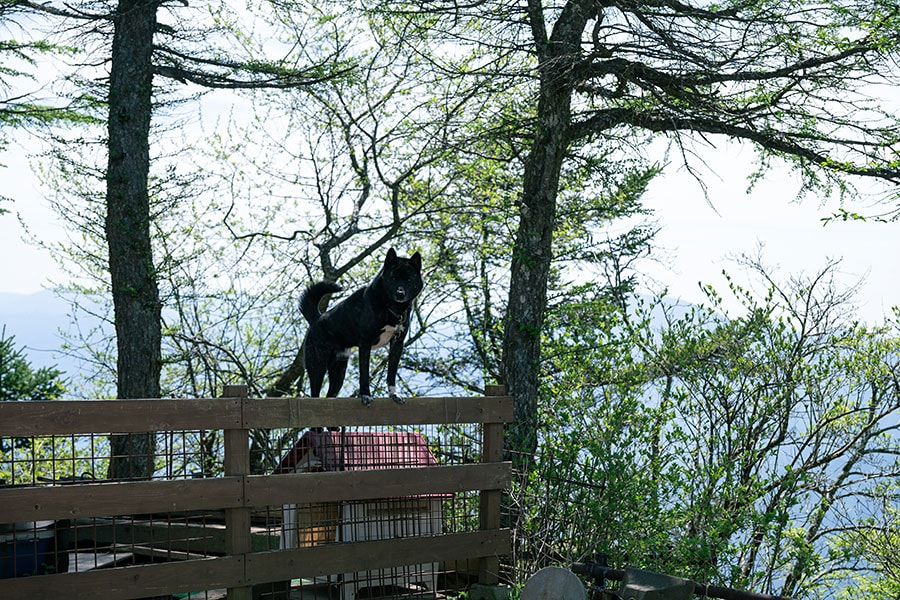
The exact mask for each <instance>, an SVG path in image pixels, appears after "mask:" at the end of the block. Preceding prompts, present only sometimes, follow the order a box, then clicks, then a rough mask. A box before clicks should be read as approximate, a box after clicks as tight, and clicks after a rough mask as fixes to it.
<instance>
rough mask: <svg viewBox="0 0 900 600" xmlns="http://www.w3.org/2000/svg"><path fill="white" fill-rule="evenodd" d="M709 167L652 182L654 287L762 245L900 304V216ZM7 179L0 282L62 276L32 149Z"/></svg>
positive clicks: (742, 157)
mask: <svg viewBox="0 0 900 600" xmlns="http://www.w3.org/2000/svg"><path fill="white" fill-rule="evenodd" d="M700 152H701V153H702V156H703V159H704V161H705V162H706V164H707V167H705V168H703V169H702V170H701V177H702V178H703V181H704V183H705V185H706V187H707V194H708V196H706V195H704V193H703V189H702V188H701V186H700V184H699V183H698V182H697V181H696V180H695V179H694V178H693V177H692V176H691V175H689V174H688V173H687V172H686V171H685V170H684V169H683V168H680V165H679V164H678V163H677V162H673V163H672V164H670V165H668V167H667V168H666V170H665V171H664V173H663V174H662V175H661V176H660V177H658V178H657V179H656V180H655V181H654V182H653V183H652V184H651V186H650V189H649V191H648V193H647V194H646V196H645V206H647V207H648V208H650V209H652V210H653V212H654V216H653V219H654V221H655V222H656V224H657V226H658V227H659V228H660V231H659V233H658V234H657V236H656V239H655V243H656V246H657V248H659V249H660V251H659V252H658V253H657V254H656V258H657V259H659V260H658V261H654V262H648V263H645V264H644V266H643V269H642V270H643V272H644V273H645V274H646V275H647V276H648V277H649V278H651V279H652V280H653V282H654V283H653V285H654V286H655V287H662V286H665V287H666V288H667V289H668V291H669V295H670V296H672V297H673V298H676V299H680V300H682V301H684V302H698V301H701V300H702V299H703V294H702V292H701V290H700V286H699V284H700V283H701V282H702V283H704V284H712V285H714V286H716V288H717V289H722V290H724V288H725V279H724V277H723V276H722V270H723V269H725V270H728V271H729V273H730V274H732V275H733V276H734V277H735V279H736V280H737V281H738V282H739V283H745V282H746V281H749V279H748V278H747V273H745V272H744V271H743V270H742V268H741V267H740V266H739V265H738V264H737V263H736V262H735V261H734V260H733V259H734V258H735V257H737V256H739V255H741V254H751V255H756V254H757V252H761V256H762V258H763V260H764V262H765V263H766V264H768V265H770V266H771V267H773V270H774V271H775V273H776V275H777V276H779V277H783V278H787V277H788V276H791V275H798V274H801V273H807V274H813V273H815V272H817V271H818V270H820V269H821V268H823V267H824V266H825V264H826V263H827V261H828V260H829V259H839V260H841V264H840V268H839V273H840V278H841V279H840V280H839V282H840V283H842V284H844V285H846V286H849V287H857V284H858V283H859V282H860V280H863V281H862V283H861V285H858V295H857V298H856V301H857V304H858V314H859V315H860V317H861V318H862V319H863V320H864V321H866V322H869V323H877V322H882V321H883V320H884V318H885V317H886V316H889V315H891V307H892V306H895V305H900V278H898V277H897V268H896V257H897V255H898V251H900V235H898V234H900V223H879V222H872V221H867V222H858V221H849V222H843V221H834V222H831V223H829V224H827V225H825V224H823V222H822V218H823V217H826V216H828V215H830V214H832V213H833V212H834V210H835V209H836V207H837V204H836V203H835V202H832V203H830V204H826V205H824V206H823V205H820V203H819V202H818V201H817V200H816V199H815V198H808V199H806V200H804V201H803V202H799V203H798V202H795V201H794V199H795V197H796V195H797V191H798V189H799V182H798V181H797V180H796V179H795V178H794V177H793V176H791V175H790V174H789V173H787V172H786V171H785V170H784V169H777V170H775V171H774V172H772V173H770V174H769V175H768V176H767V177H766V179H765V180H763V181H762V182H760V183H759V184H758V185H757V186H756V187H755V188H754V190H753V191H752V192H750V193H749V194H748V193H747V174H748V173H749V172H750V169H751V167H752V162H753V153H752V151H751V150H750V149H749V148H747V147H742V146H741V145H738V144H734V143H722V144H720V145H718V146H716V147H710V148H706V149H701V150H700ZM0 164H2V165H4V166H3V167H0V180H2V181H3V191H2V193H3V195H5V196H7V197H10V198H13V199H14V202H13V203H4V204H3V205H2V206H4V207H5V208H6V209H8V210H9V211H10V212H9V213H8V214H5V215H0V251H2V254H3V256H5V257H8V259H7V260H3V261H0V292H13V293H21V294H29V293H33V292H37V291H40V290H42V289H45V288H46V287H48V285H49V284H50V282H52V281H54V280H55V281H60V280H61V277H62V274H61V273H60V271H59V270H58V267H57V265H56V264H55V263H54V262H53V261H52V259H51V258H50V257H49V256H47V255H46V254H45V253H44V252H43V251H42V250H40V249H38V248H36V247H34V246H33V245H31V244H29V243H27V242H26V241H24V239H23V238H24V235H25V230H24V229H23V227H22V225H21V223H20V221H21V222H22V223H24V224H25V225H26V226H27V227H28V228H29V229H30V230H31V231H32V232H33V233H35V234H37V235H39V236H41V237H42V238H44V239H49V240H64V239H65V235H66V233H65V230H64V228H63V227H62V225H61V223H60V222H59V221H58V219H57V218H56V216H55V215H54V214H53V212H52V211H51V209H50V207H49V203H48V201H47V200H46V197H45V194H46V191H45V190H42V189H41V187H40V185H39V183H38V181H37V179H36V178H35V177H34V176H33V175H32V174H31V171H30V166H29V163H28V159H27V157H26V153H25V151H24V150H23V149H22V148H17V147H15V146H12V147H11V148H10V149H8V150H7V151H6V152H3V153H0Z"/></svg>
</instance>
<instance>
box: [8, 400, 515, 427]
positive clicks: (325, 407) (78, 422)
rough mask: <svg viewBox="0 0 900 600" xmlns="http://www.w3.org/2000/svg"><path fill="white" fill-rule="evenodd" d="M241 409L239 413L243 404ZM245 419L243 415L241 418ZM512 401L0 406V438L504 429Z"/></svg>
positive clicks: (126, 402)
mask: <svg viewBox="0 0 900 600" xmlns="http://www.w3.org/2000/svg"><path fill="white" fill-rule="evenodd" d="M242 404H243V405H244V406H243V407H242V406H241V405H242ZM242 413H243V417H242V416H241V415H242ZM511 420H512V398H510V397H508V396H496V397H494V396H492V397H484V398H482V397H471V398H410V399H409V400H407V402H406V404H403V405H400V404H396V403H394V402H391V401H390V400H389V399H387V398H376V400H375V403H374V404H373V405H372V406H370V407H367V406H364V405H363V404H362V403H361V402H360V401H359V400H358V399H356V398H258V399H257V398H252V399H244V400H241V399H239V398H234V397H228V398H200V399H194V400H184V399H165V398H164V399H156V400H153V399H150V400H57V401H52V402H3V403H0V437H24V436H43V435H68V434H78V433H101V434H106V433H136V432H143V431H170V430H185V429H228V428H236V427H241V426H243V427H244V428H248V429H252V428H266V427H297V428H302V427H337V426H342V425H348V426H356V425H422V424H437V423H482V422H484V423H499V422H503V423H508V422H510V421H511Z"/></svg>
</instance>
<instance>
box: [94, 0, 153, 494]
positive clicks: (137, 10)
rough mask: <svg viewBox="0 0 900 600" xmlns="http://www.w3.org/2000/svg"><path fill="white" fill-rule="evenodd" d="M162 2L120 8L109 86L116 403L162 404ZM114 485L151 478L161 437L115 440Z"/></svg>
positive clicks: (129, 1)
mask: <svg viewBox="0 0 900 600" xmlns="http://www.w3.org/2000/svg"><path fill="white" fill-rule="evenodd" d="M158 4H159V3H158V2H157V1H156V0H122V1H120V2H119V4H118V9H117V11H116V14H115V21H114V23H115V32H114V35H113V44H112V66H111V70H110V80H109V122H108V132H109V140H108V149H109V163H108V166H107V172H106V211H107V212H106V225H105V226H106V240H107V243H108V244H109V272H110V282H111V285H112V297H113V306H114V310H115V324H116V342H117V349H118V361H117V365H116V371H117V376H118V388H117V396H118V398H122V399H128V398H158V397H159V395H160V394H159V376H160V356H161V350H160V345H161V342H160V337H161V332H160V301H159V290H158V288H157V282H156V271H155V269H154V266H153V253H152V248H151V241H150V200H149V195H148V192H147V181H148V174H149V171H150V149H149V146H150V142H149V137H150V115H151V112H152V92H153V66H152V52H153V33H154V31H155V29H156V7H157V6H158ZM110 446H111V460H110V464H109V473H108V476H109V477H110V478H111V479H123V478H149V477H150V476H151V475H152V474H153V470H154V469H153V463H154V458H155V450H156V443H155V435H154V434H153V433H152V432H151V433H138V434H129V435H119V436H114V437H113V438H111V440H110Z"/></svg>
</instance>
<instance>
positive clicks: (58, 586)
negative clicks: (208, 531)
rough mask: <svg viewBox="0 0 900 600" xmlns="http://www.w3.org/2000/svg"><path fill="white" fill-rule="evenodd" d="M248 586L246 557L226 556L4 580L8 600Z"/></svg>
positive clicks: (116, 598) (108, 597)
mask: <svg viewBox="0 0 900 600" xmlns="http://www.w3.org/2000/svg"><path fill="white" fill-rule="evenodd" d="M243 584H244V557H242V556H224V557H216V558H207V559H202V560H191V561H185V562H175V563H160V564H153V565H141V566H133V567H119V568H115V569H100V570H94V571H86V572H83V573H63V574H60V575H44V576H37V577H19V578H16V579H4V580H3V599H4V600H34V599H35V598H78V600H128V599H130V598H146V597H148V596H161V595H168V594H174V593H184V592H193V591H200V590H212V589H222V588H226V587H229V586H238V585H243Z"/></svg>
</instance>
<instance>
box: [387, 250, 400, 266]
mask: <svg viewBox="0 0 900 600" xmlns="http://www.w3.org/2000/svg"><path fill="white" fill-rule="evenodd" d="M395 260H397V251H396V250H394V249H393V248H391V249H390V250H388V253H387V256H386V257H385V258H384V264H386V265H389V264H391V263H392V262H394V261H395Z"/></svg>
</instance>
